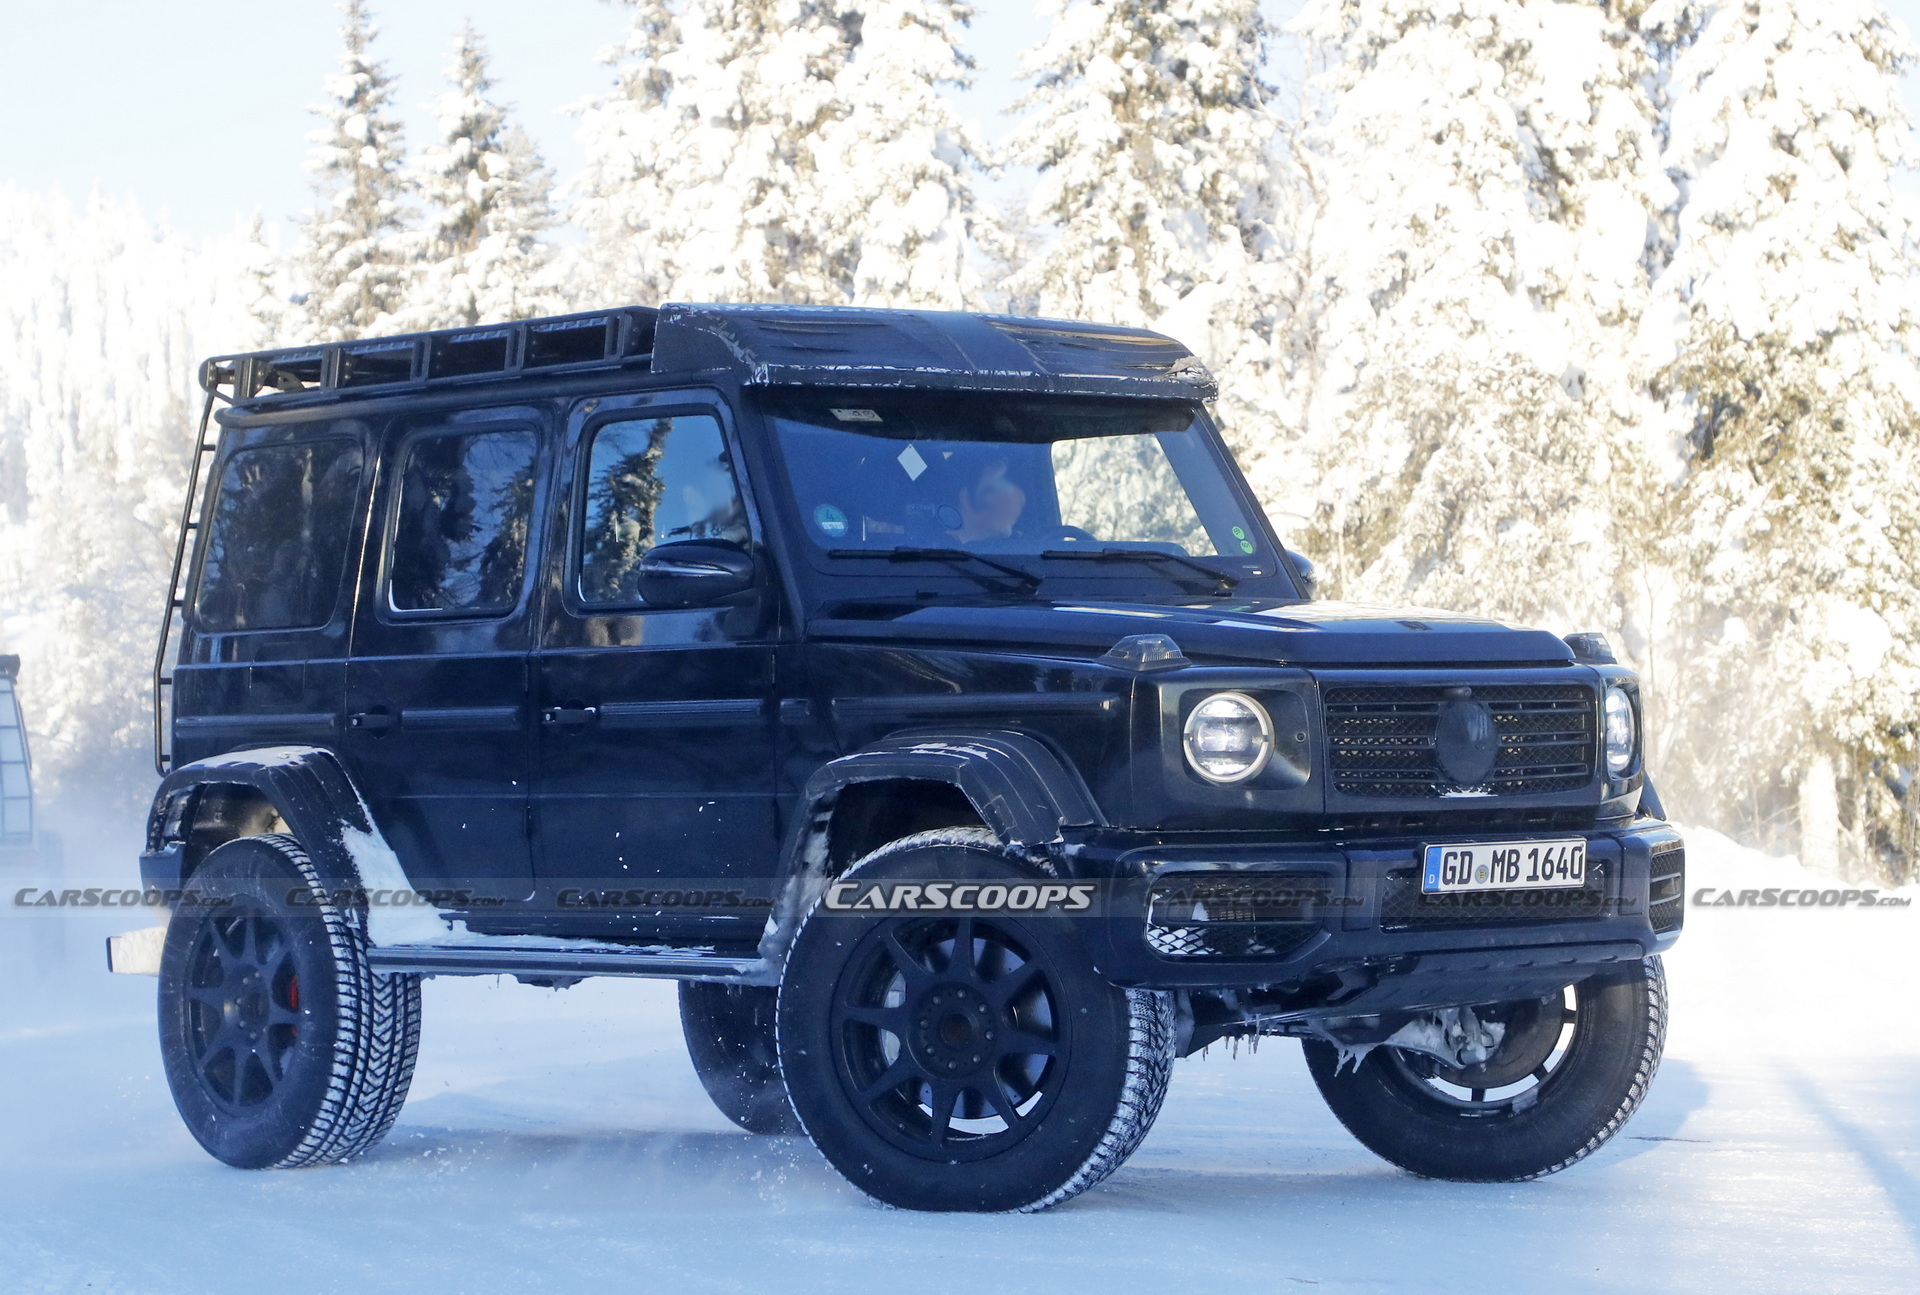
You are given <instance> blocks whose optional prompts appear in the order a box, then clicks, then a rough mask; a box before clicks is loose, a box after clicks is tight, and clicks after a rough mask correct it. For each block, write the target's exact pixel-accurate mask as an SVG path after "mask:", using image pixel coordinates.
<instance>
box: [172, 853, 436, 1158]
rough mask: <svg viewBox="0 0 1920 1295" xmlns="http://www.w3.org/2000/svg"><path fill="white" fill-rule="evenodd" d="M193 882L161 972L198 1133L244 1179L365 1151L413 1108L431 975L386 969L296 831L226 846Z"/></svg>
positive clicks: (179, 1083) (176, 1062)
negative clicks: (426, 979)
mask: <svg viewBox="0 0 1920 1295" xmlns="http://www.w3.org/2000/svg"><path fill="white" fill-rule="evenodd" d="M191 885H192V889H193V891H194V893H195V897H196V899H197V900H198V902H196V903H194V904H191V905H185V904H183V905H182V906H181V907H180V908H179V909H177V910H176V911H175V912H174V915H173V920H172V922H171V924H170V925H169V926H168V928H167V937H166V946H165V950H164V952H163V953H162V955H161V963H160V1053H161V1058H162V1061H163V1062H164V1064H165V1066H166V1072H167V1082H168V1084H169V1086H171V1088H172V1089H173V1100H174V1104H175V1106H177V1107H178V1108H179V1110H180V1117H181V1119H183V1120H184V1121H185V1122H186V1125H187V1129H188V1131H189V1132H191V1133H192V1134H193V1136H194V1137H195V1138H196V1139H197V1140H198V1141H199V1143H200V1145H201V1146H203V1147H205V1148H206V1149H207V1151H208V1153H209V1154H211V1155H212V1156H213V1157H214V1158H215V1159H217V1160H221V1161H224V1162H226V1163H227V1164H229V1165H233V1166H235V1167H236V1168H240V1169H269V1168H271V1169H290V1168H294V1167H296V1166H300V1165H311V1164H322V1163H326V1162H330V1161H337V1160H346V1159H348V1158H350V1157H352V1156H356V1155H359V1154H360V1153H361V1152H363V1151H366V1150H367V1149H368V1148H369V1147H371V1146H373V1145H374V1144H375V1143H377V1142H378V1141H380V1139H381V1138H383V1137H385V1136H386V1133H387V1130H388V1129H389V1128H391V1127H392V1126H393V1121H394V1119H395V1118H396V1117H397V1116H398V1115H399V1114H400V1107H401V1104H402V1103H404V1102H405V1101H406V1097H407V1085H408V1083H409V1082H410V1081H411V1079H412V1077H413V1063H414V1056H415V1053H416V1051H417V1049H418V1046H419V1039H420V978H419V977H418V976H377V975H375V974H374V973H373V971H372V969H371V968H370V967H369V965H368V962H367V939H366V933H365V930H364V929H363V924H362V919H361V917H360V915H359V914H355V913H350V912H348V911H346V910H343V909H341V908H340V907H338V906H336V905H335V904H333V903H331V902H328V901H327V899H326V897H325V895H324V893H323V891H324V888H323V886H322V884H321V878H320V875H319V874H318V872H316V871H315V870H314V867H313V864H312V862H311V861H310V860H309V859H308V858H307V854H306V852H305V851H304V850H302V849H301V848H300V845H299V843H298V842H296V841H295V840H294V839H293V838H292V837H290V836H281V835H273V836H252V837H243V838H241V839H240V840H237V841H229V842H228V843H227V844H225V845H222V846H220V847H219V848H218V849H216V850H214V851H213V853H211V854H210V855H208V856H207V859H206V862H205V863H204V864H202V865H201V867H200V868H199V869H198V870H197V871H196V872H195V873H194V874H193V877H192V881H191ZM316 901H317V902H316Z"/></svg>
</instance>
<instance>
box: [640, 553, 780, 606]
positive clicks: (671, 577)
mask: <svg viewBox="0 0 1920 1295" xmlns="http://www.w3.org/2000/svg"><path fill="white" fill-rule="evenodd" d="M757 574H758V572H757V570H756V567H755V564H754V561H753V555H752V554H750V553H748V552H747V551H746V550H745V549H743V548H741V547H740V546H739V545H738V544H734V543H731V542H730V541H727V540H675V541H674V542H673V543H671V544H656V545H654V547H652V548H650V549H648V550H647V551H646V552H645V553H644V554H642V555H641V557H640V572H639V585H640V596H641V597H642V598H644V599H646V600H647V605H648V606H650V607H704V606H707V605H709V604H711V603H717V602H719V601H720V600H721V599H723V598H730V597H732V596H733V595H734V594H737V593H740V592H742V591H743V590H747V589H751V588H752V587H753V584H754V579H755V576H756V575H757Z"/></svg>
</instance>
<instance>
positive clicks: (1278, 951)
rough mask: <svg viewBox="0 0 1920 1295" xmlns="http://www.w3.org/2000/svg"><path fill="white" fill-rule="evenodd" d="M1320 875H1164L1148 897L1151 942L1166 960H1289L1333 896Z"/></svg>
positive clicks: (1313, 929)
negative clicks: (1316, 916) (1318, 913)
mask: <svg viewBox="0 0 1920 1295" xmlns="http://www.w3.org/2000/svg"><path fill="white" fill-rule="evenodd" d="M1330 886H1331V882H1330V881H1329V880H1328V879H1327V878H1326V877H1323V876H1321V875H1319V874H1318V873H1291V872H1260V873H1203V872H1176V873H1167V874H1163V875H1162V876H1161V877H1160V878H1159V879H1157V880H1156V881H1155V882H1154V883H1153V888H1152V890H1151V891H1149V892H1148V896H1147V947H1148V948H1150V949H1152V950H1153V951H1154V952H1155V953H1157V954H1159V955H1160V956H1161V957H1163V958H1285V957H1289V956H1291V955H1292V954H1293V953H1294V952H1295V951H1297V950H1298V949H1299V948H1300V947H1301V946H1302V945H1304V944H1306V943H1307V942H1308V941H1309V940H1311V939H1313V937H1314V936H1315V935H1317V934H1318V933H1319V932H1320V929H1321V928H1320V923H1319V921H1317V920H1316V919H1315V916H1314V915H1315V914H1316V913H1317V912H1319V911H1322V910H1324V909H1325V908H1326V907H1327V906H1328V905H1329V904H1331V903H1332V902H1333V899H1334V896H1333V894H1332V892H1331V890H1330Z"/></svg>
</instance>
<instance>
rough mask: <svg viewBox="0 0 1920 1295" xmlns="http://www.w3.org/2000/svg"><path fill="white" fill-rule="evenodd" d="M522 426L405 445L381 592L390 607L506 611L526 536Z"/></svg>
mask: <svg viewBox="0 0 1920 1295" xmlns="http://www.w3.org/2000/svg"><path fill="white" fill-rule="evenodd" d="M536 455H537V444H536V442H535V439H534V434H533V433H532V432H530V431H523V430H516V431H491V432H455V433H443V434H438V435H433V436H424V437H421V438H419V439H418V440H415V441H414V442H413V443H412V444H411V445H410V446H408V449H407V459H406V468H405V470H404V472H403V474H402V477H401V486H400V514H399V517H398V519H397V521H396V523H395V526H394V531H393V554H392V558H391V560H390V562H389V564H388V567H387V571H388V576H387V597H388V602H389V605H390V606H391V607H392V608H393V610H394V611H397V612H465V613H468V614H470V615H480V616H484V615H491V614H497V613H500V612H506V611H511V610H512V609H513V607H514V606H515V605H516V604H517V603H518V602H519V601H520V586H521V578H522V576H523V575H524V573H525V572H526V569H527V539H528V536H529V535H530V534H531V533H532V529H533V528H532V521H533V493H534V480H535V474H534V468H535V462H536Z"/></svg>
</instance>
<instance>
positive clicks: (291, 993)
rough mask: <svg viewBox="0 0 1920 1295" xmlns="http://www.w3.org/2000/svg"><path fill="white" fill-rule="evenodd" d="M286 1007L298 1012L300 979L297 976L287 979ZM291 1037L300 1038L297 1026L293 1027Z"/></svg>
mask: <svg viewBox="0 0 1920 1295" xmlns="http://www.w3.org/2000/svg"><path fill="white" fill-rule="evenodd" d="M287 1006H288V1007H289V1008H291V1009H292V1010H294V1011H296V1012H297V1011H299V1010H300V977H298V976H289V977H288V978H287ZM293 1037H294V1038H296V1039H297V1038H299V1037H300V1027H299V1026H297V1025H296V1026H294V1027H293Z"/></svg>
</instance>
